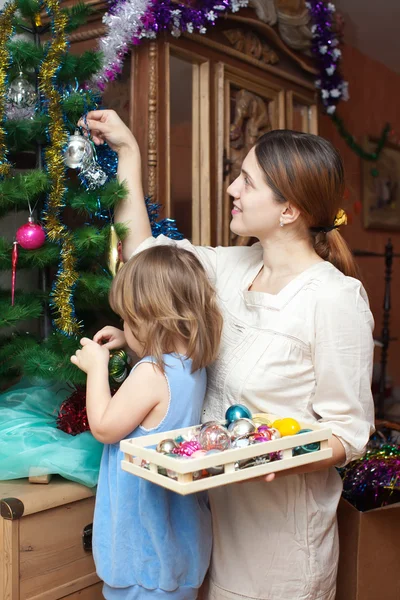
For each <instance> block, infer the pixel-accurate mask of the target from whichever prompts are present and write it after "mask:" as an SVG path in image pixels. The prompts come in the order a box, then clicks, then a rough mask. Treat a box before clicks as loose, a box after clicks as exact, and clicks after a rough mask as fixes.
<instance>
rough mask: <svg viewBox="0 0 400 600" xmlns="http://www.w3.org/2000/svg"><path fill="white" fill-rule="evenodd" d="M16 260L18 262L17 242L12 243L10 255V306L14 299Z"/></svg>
mask: <svg viewBox="0 0 400 600" xmlns="http://www.w3.org/2000/svg"><path fill="white" fill-rule="evenodd" d="M17 262H18V242H14V243H13V250H12V256H11V268H12V275H11V306H14V299H15V280H16V276H17Z"/></svg>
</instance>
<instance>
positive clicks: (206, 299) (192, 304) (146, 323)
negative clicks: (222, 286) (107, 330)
mask: <svg viewBox="0 0 400 600" xmlns="http://www.w3.org/2000/svg"><path fill="white" fill-rule="evenodd" d="M110 305H111V308H112V309H113V311H114V312H115V313H117V314H118V315H119V316H120V317H121V318H122V319H123V320H124V321H125V323H126V325H127V326H128V327H129V328H130V329H131V331H132V333H133V334H134V336H135V337H136V338H137V339H139V341H140V342H142V343H143V344H144V353H145V355H146V356H153V357H154V358H155V359H156V361H157V364H158V366H159V367H160V368H161V369H162V370H163V369H164V366H165V364H164V360H163V354H168V353H170V352H173V351H174V350H175V347H176V343H177V341H179V340H180V341H183V342H185V343H187V346H188V350H187V353H186V354H187V356H188V358H191V359H192V371H197V369H201V368H202V367H206V366H207V365H209V364H210V363H212V362H213V361H214V360H215V359H216V357H217V354H218V350H219V343H220V337H221V331H222V315H221V313H220V311H219V308H218V305H217V298H216V293H215V290H214V288H213V287H212V285H211V283H210V282H209V280H208V278H207V274H206V272H205V270H204V268H203V267H202V265H201V264H200V262H199V260H198V259H197V258H196V256H194V254H193V253H192V252H188V251H187V250H184V249H182V248H179V247H178V246H174V245H157V246H153V247H151V248H148V249H147V250H143V252H140V253H139V254H137V255H136V256H134V257H132V258H131V259H130V260H129V261H128V262H127V263H126V264H125V265H124V266H123V267H122V269H121V270H120V271H119V272H118V274H117V275H116V277H115V279H114V281H113V284H112V287H111V292H110ZM143 331H145V332H146V339H145V340H141V339H140V337H139V335H140V334H139V332H143ZM142 335H143V334H142Z"/></svg>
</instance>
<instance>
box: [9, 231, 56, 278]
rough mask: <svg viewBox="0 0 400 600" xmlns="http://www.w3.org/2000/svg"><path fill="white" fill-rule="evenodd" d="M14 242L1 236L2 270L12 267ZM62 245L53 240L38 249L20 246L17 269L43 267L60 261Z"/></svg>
mask: <svg viewBox="0 0 400 600" xmlns="http://www.w3.org/2000/svg"><path fill="white" fill-rule="evenodd" d="M12 250H13V244H12V242H9V241H8V240H6V239H5V238H1V237H0V270H6V269H11V266H12V265H11V256H12ZM59 257H60V247H59V246H58V245H57V244H54V243H52V242H46V243H45V244H44V245H43V246H42V247H41V248H38V249H37V250H24V249H23V248H21V247H18V263H17V270H18V271H19V270H20V269H43V268H45V267H50V266H52V265H56V264H57V263H58V260H59Z"/></svg>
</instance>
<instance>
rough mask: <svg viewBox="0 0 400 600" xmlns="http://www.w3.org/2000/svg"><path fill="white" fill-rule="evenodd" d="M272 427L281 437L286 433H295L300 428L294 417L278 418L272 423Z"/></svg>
mask: <svg viewBox="0 0 400 600" xmlns="http://www.w3.org/2000/svg"><path fill="white" fill-rule="evenodd" d="M272 427H274V428H275V429H277V430H278V431H279V433H280V434H281V436H282V437H284V436H286V435H296V433H298V432H299V431H300V429H301V425H300V423H299V422H298V421H296V419H290V418H289V417H286V418H285V419H278V420H277V421H274V422H273V423H272Z"/></svg>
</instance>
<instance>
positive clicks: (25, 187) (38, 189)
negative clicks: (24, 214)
mask: <svg viewBox="0 0 400 600" xmlns="http://www.w3.org/2000/svg"><path fill="white" fill-rule="evenodd" d="M48 190H49V179H48V177H47V174H46V173H45V172H44V171H42V170H40V169H34V170H32V171H28V172H26V173H21V174H17V175H15V176H14V177H11V178H6V179H3V180H1V181H0V217H3V216H4V215H5V214H7V213H8V212H9V211H10V210H13V211H14V210H26V209H27V208H28V200H29V202H30V204H31V206H34V204H35V201H36V199H37V198H38V197H40V196H41V195H43V194H45V193H47V192H48Z"/></svg>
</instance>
